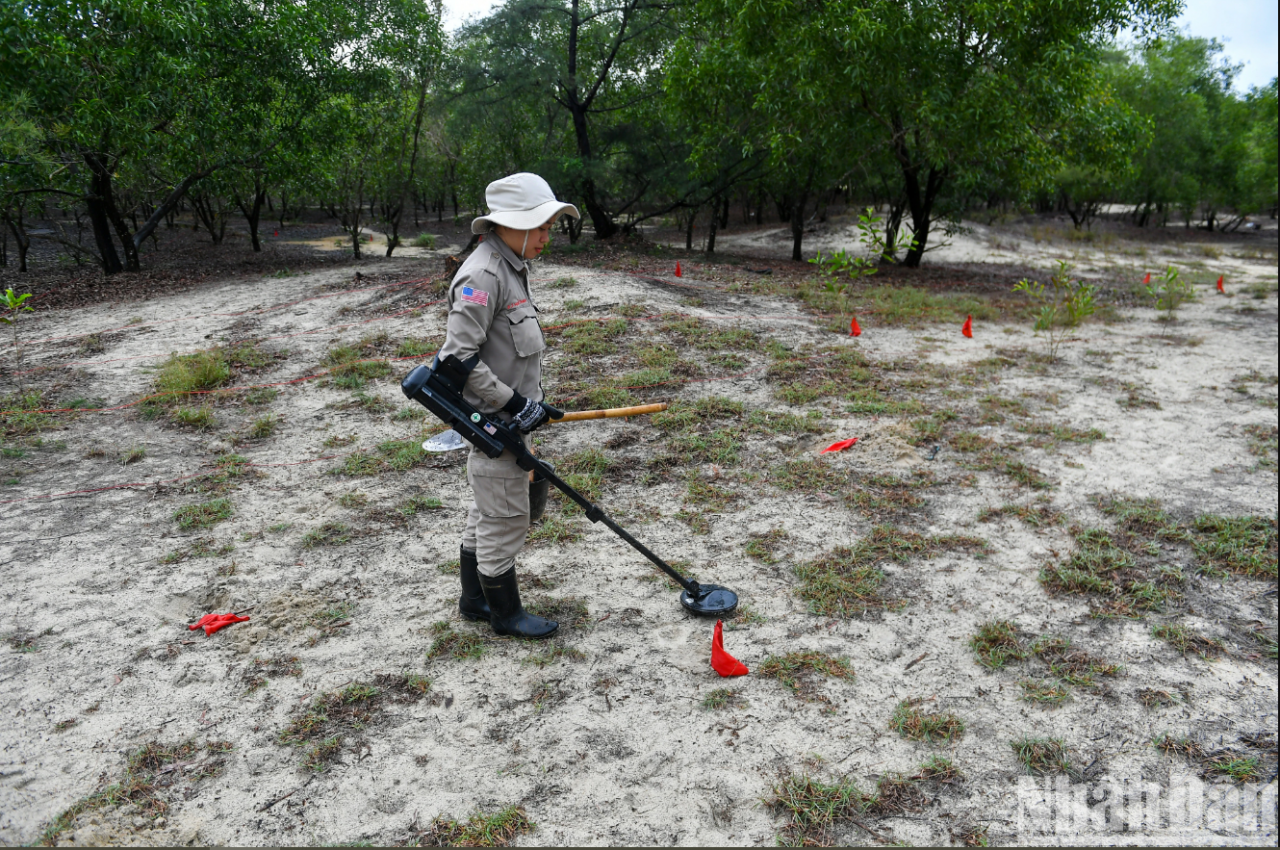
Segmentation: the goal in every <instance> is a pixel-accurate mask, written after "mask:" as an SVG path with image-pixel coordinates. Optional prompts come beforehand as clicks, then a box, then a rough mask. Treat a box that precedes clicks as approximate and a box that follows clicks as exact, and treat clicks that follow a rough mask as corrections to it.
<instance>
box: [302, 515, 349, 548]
mask: <svg viewBox="0 0 1280 850" xmlns="http://www.w3.org/2000/svg"><path fill="white" fill-rule="evenodd" d="M354 533H355V532H353V531H352V530H351V527H350V526H348V525H346V524H345V523H341V522H335V521H333V520H330V521H329V522H326V523H324V524H323V525H321V526H320V527H319V528H313V529H311V530H310V531H308V532H307V533H306V534H304V535H302V540H301V546H302V548H303V549H314V548H316V547H317V546H341V545H342V544H343V543H350V542H351V537H352V535H353V534H354Z"/></svg>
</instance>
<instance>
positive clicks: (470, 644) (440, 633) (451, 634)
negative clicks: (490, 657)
mask: <svg viewBox="0 0 1280 850" xmlns="http://www.w3.org/2000/svg"><path fill="white" fill-rule="evenodd" d="M431 633H432V634H433V635H434V636H435V637H434V638H433V639H432V641H431V648H430V649H428V650H427V660H428V661H434V660H436V659H437V658H439V659H445V658H455V659H464V658H470V659H475V658H480V657H481V656H483V655H484V652H485V649H486V648H487V644H486V643H485V641H484V639H483V638H482V637H480V635H477V634H470V633H468V634H462V633H459V632H457V631H454V629H453V627H452V626H450V625H449V624H448V623H447V622H445V621H444V620H440V621H439V622H437V623H434V624H433V625H432V626H431Z"/></svg>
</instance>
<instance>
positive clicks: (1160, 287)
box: [1144, 266, 1196, 320]
mask: <svg viewBox="0 0 1280 850" xmlns="http://www.w3.org/2000/svg"><path fill="white" fill-rule="evenodd" d="M1144 291H1145V292H1146V293H1147V295H1148V296H1149V297H1150V298H1151V299H1152V300H1153V301H1155V304H1156V309H1157V310H1164V311H1165V317H1166V318H1167V319H1169V320H1172V319H1173V318H1174V314H1175V313H1176V312H1177V309H1178V308H1179V307H1181V306H1182V304H1183V302H1186V301H1194V300H1195V297H1196V295H1195V290H1193V289H1192V288H1191V284H1190V283H1188V282H1187V281H1185V280H1183V279H1182V277H1181V275H1180V274H1179V273H1178V270H1177V269H1176V268H1174V267H1173V266H1169V267H1168V268H1167V269H1165V271H1164V274H1162V275H1161V276H1160V277H1158V278H1156V279H1155V281H1154V282H1153V283H1150V284H1147V286H1146V287H1144Z"/></svg>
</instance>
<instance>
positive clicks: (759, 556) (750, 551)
mask: <svg viewBox="0 0 1280 850" xmlns="http://www.w3.org/2000/svg"><path fill="white" fill-rule="evenodd" d="M789 537H790V535H789V534H787V532H786V531H785V530H784V529H781V528H772V529H770V530H769V531H766V532H763V533H756V534H749V535H747V543H746V545H745V547H744V548H745V549H746V552H747V555H749V556H750V557H752V558H755V559H756V560H757V561H760V562H761V563H763V564H776V563H778V556H777V554H776V553H777V548H778V546H779V545H780V544H781V543H782V542H783V541H785V540H787V539H788V538H789Z"/></svg>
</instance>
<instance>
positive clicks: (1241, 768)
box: [1201, 753, 1262, 784]
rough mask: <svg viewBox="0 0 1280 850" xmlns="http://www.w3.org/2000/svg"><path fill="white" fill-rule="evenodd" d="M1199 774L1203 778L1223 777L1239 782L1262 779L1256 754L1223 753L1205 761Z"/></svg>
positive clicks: (1260, 764)
mask: <svg viewBox="0 0 1280 850" xmlns="http://www.w3.org/2000/svg"><path fill="white" fill-rule="evenodd" d="M1201 775H1202V776H1204V777H1205V778H1218V777H1225V778H1227V779H1230V780H1231V781H1233V782H1235V783H1237V784H1240V783H1245V782H1257V781H1259V780H1260V779H1262V762H1261V760H1260V759H1259V758H1258V757H1257V756H1242V755H1237V754H1235V753H1223V754H1221V755H1218V756H1214V757H1213V758H1212V759H1210V760H1209V761H1207V762H1206V763H1205V765H1204V769H1203V770H1202V772H1201Z"/></svg>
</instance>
